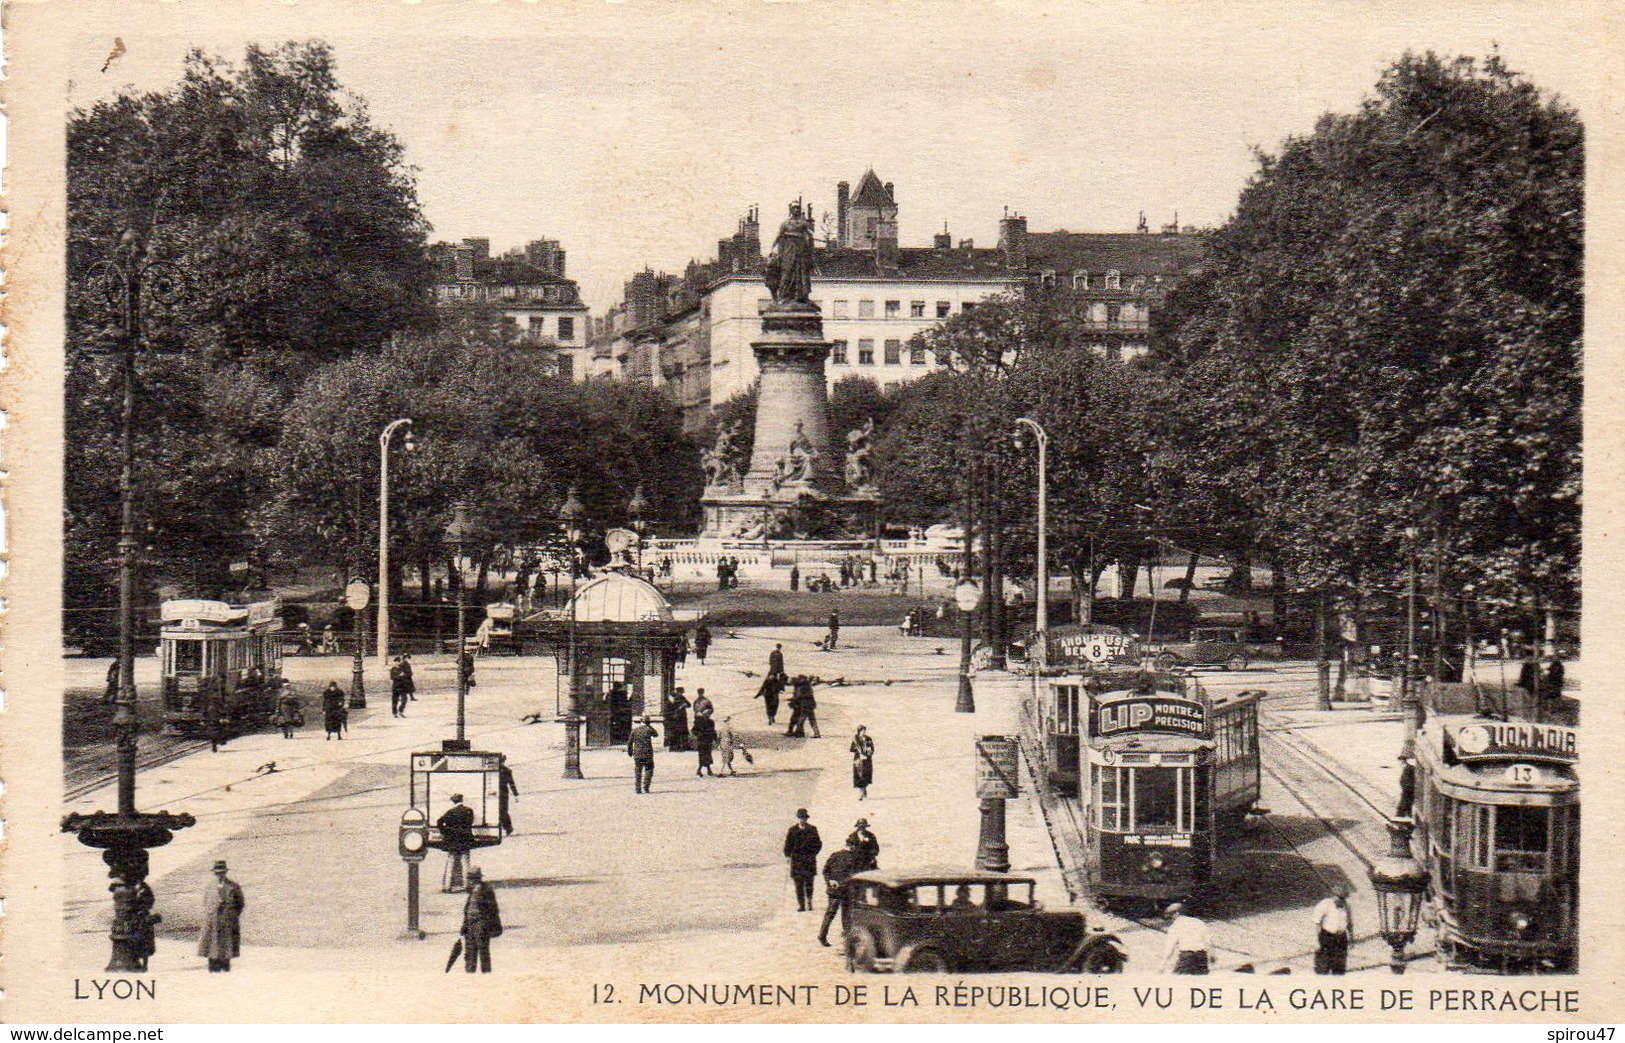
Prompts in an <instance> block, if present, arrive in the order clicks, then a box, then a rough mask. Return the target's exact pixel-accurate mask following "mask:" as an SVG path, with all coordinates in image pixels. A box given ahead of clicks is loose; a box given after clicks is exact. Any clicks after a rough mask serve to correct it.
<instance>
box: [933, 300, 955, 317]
mask: <svg viewBox="0 0 1625 1043" xmlns="http://www.w3.org/2000/svg"><path fill="white" fill-rule="evenodd" d="M953 310H954V305H953V302H952V301H938V302H937V318H939V319H946V318H947V317H948V315H949V313H950V312H952V311H953Z"/></svg>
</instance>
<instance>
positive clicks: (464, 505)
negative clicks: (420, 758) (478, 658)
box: [443, 500, 474, 750]
mask: <svg viewBox="0 0 1625 1043" xmlns="http://www.w3.org/2000/svg"><path fill="white" fill-rule="evenodd" d="M470 509H471V508H470V505H469V503H468V501H466V500H458V501H457V502H456V503H453V504H452V505H451V522H450V524H448V525H447V526H446V534H445V544H446V547H447V548H448V549H449V550H450V551H451V555H452V557H451V560H452V568H453V569H455V570H456V579H457V655H456V658H455V660H454V661H455V663H456V664H457V738H456V740H455V741H454V742H446V743H443V745H444V746H445V748H446V749H448V750H466V749H468V748H469V746H468V739H467V738H466V737H465V736H464V726H465V722H466V720H467V717H466V712H467V702H468V668H467V666H466V665H465V663H464V657H465V656H467V655H468V650H467V648H466V645H467V643H468V630H467V627H468V619H467V614H466V609H467V605H468V598H467V595H466V591H465V589H464V587H465V584H464V582H463V547H464V546H465V545H467V544H468V542H469V541H470V540H472V539H473V536H474V525H473V523H472V522H471V521H470V520H469V517H468V512H469V511H470Z"/></svg>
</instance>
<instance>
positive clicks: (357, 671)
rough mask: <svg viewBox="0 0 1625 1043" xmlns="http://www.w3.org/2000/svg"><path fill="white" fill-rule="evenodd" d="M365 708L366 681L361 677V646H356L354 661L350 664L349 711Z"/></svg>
mask: <svg viewBox="0 0 1625 1043" xmlns="http://www.w3.org/2000/svg"><path fill="white" fill-rule="evenodd" d="M366 708H367V679H366V677H365V676H363V671H362V664H361V646H360V645H357V646H356V653H355V660H354V662H352V663H351V664H350V709H352V710H365V709H366Z"/></svg>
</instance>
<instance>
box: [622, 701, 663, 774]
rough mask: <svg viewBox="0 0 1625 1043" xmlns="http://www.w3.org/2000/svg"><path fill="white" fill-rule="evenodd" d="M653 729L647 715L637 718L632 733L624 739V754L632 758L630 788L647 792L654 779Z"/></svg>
mask: <svg viewBox="0 0 1625 1043" xmlns="http://www.w3.org/2000/svg"><path fill="white" fill-rule="evenodd" d="M655 737H656V736H655V730H654V729H653V728H651V727H649V715H648V714H644V715H643V716H642V717H639V718H638V723H637V724H636V725H635V726H633V728H632V734H631V735H630V736H629V737H628V738H627V740H626V755H627V756H628V757H631V758H632V790H633V792H634V793H648V792H649V787H650V786H651V785H653V784H654V780H655Z"/></svg>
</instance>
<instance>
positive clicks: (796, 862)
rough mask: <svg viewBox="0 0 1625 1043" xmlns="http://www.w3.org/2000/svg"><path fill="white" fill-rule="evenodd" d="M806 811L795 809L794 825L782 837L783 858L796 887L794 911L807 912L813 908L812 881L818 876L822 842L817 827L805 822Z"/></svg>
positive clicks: (822, 847) (804, 809)
mask: <svg viewBox="0 0 1625 1043" xmlns="http://www.w3.org/2000/svg"><path fill="white" fill-rule="evenodd" d="M807 818H808V815H807V809H806V808H797V809H796V824H795V825H793V826H791V827H790V831H789V832H788V833H786V834H785V835H784V857H785V858H788V859H789V860H790V879H791V881H793V882H794V883H795V887H796V909H797V911H799V912H803V913H805V912H808V911H810V910H811V909H812V907H813V880H814V878H816V877H817V876H818V852H820V851H822V850H823V849H824V841H823V840H822V839H821V838H820V837H819V836H818V827H817V826H815V825H813V824H812V823H811V822H808V821H807Z"/></svg>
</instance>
